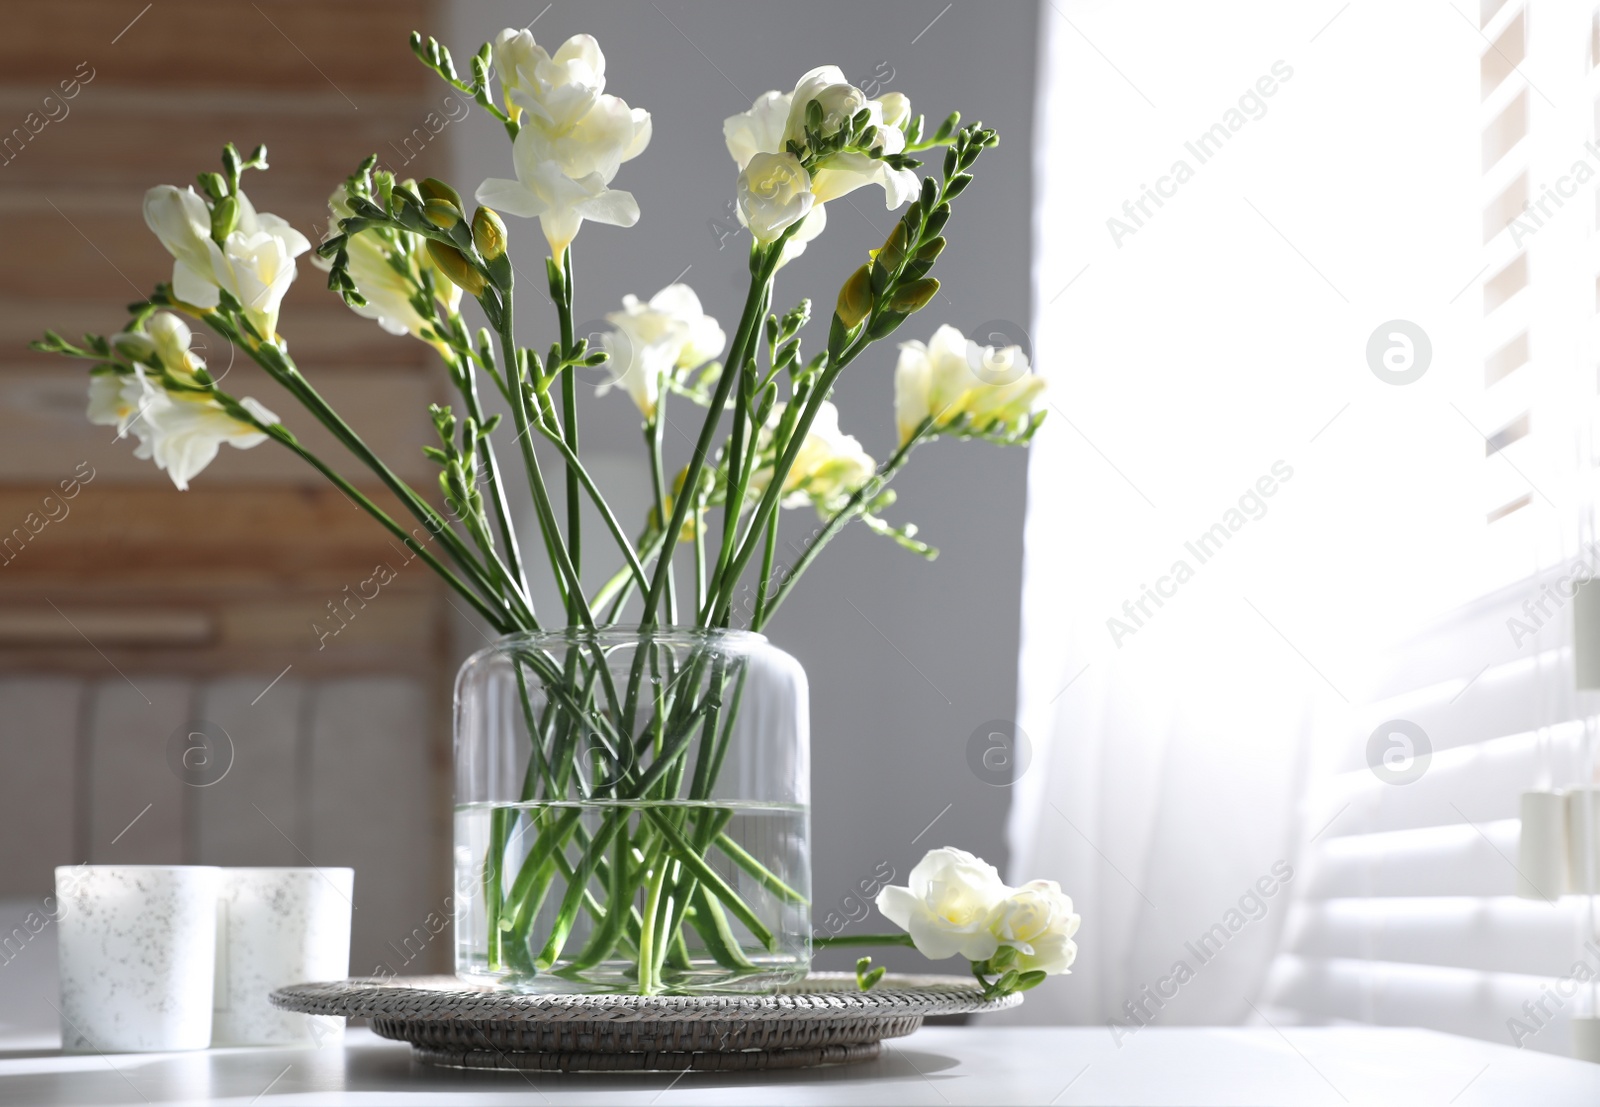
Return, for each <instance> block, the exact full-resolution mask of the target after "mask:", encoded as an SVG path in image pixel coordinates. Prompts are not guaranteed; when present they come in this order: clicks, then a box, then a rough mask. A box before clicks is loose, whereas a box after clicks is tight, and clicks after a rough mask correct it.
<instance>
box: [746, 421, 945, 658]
mask: <svg viewBox="0 0 1600 1107" xmlns="http://www.w3.org/2000/svg"><path fill="white" fill-rule="evenodd" d="M932 425H933V420H931V419H924V420H923V422H922V425H921V426H919V427H918V428H917V431H916V433H915V434H913V435H912V436H911V437H910V438H909V439H907V440H906V442H905V444H904V445H902V446H901V447H900V448H899V449H898V450H896V451H895V452H894V456H893V457H891V458H889V460H888V461H887V462H885V463H884V465H883V467H882V468H881V469H879V470H878V472H877V475H876V476H875V477H874V478H873V479H872V480H869V481H868V482H867V483H866V484H863V485H862V486H861V487H860V488H858V489H856V490H855V492H854V493H852V494H851V496H850V498H849V499H848V500H846V501H845V503H844V506H843V507H841V508H840V509H839V510H838V511H836V512H834V513H833V515H832V516H831V517H829V519H828V521H827V522H826V523H825V524H823V527H822V530H820V531H818V532H817V536H816V537H815V538H813V539H812V540H811V543H810V545H808V546H807V547H806V548H805V550H804V551H803V552H802V553H801V554H800V557H799V558H798V559H797V560H796V561H795V563H794V566H793V568H791V569H790V570H789V575H788V576H786V577H785V578H784V581H783V583H782V584H780V585H779V586H778V591H777V593H776V594H775V595H774V596H773V597H772V600H771V602H770V603H764V602H763V601H764V600H765V599H766V593H767V584H768V582H769V581H770V580H771V577H772V546H773V542H772V538H773V536H771V535H769V536H768V540H767V554H766V557H765V560H764V562H763V565H762V573H761V581H762V588H761V595H760V597H758V598H757V600H756V604H757V607H756V617H755V619H754V620H753V621H752V622H751V626H750V629H751V630H754V631H757V632H760V631H761V629H762V628H763V627H765V626H766V625H767V621H768V620H769V619H771V618H772V616H773V614H774V613H775V612H776V611H777V610H778V608H779V607H780V606H781V605H782V603H783V601H784V600H785V599H787V598H788V596H789V593H790V592H791V591H793V590H794V586H795V582H796V581H798V580H799V579H800V576H801V574H802V573H804V572H805V571H806V570H807V569H808V568H810V566H811V563H812V562H813V561H815V560H816V558H817V555H818V554H819V553H821V552H822V548H823V547H824V546H826V545H827V544H828V543H829V542H830V541H832V540H833V537H834V536H835V535H836V534H838V533H839V532H840V531H841V530H843V529H844V526H845V524H846V523H848V522H849V521H850V520H851V519H853V518H855V517H856V515H858V514H859V513H860V512H861V510H862V508H863V506H864V505H865V504H866V502H867V501H868V500H869V499H871V498H872V497H875V496H877V495H878V494H879V493H880V492H882V491H883V489H884V487H885V486H887V485H888V483H889V482H890V481H892V480H893V479H894V478H895V474H897V473H899V472H900V470H901V469H902V468H904V467H905V464H906V462H907V461H908V460H909V459H910V457H911V451H912V450H913V449H914V448H916V446H917V444H918V443H920V442H921V441H922V440H923V439H924V438H925V437H926V435H927V434H928V432H929V431H930V430H931V429H932ZM776 520H777V516H773V521H774V524H776Z"/></svg>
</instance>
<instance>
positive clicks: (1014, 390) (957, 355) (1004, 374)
mask: <svg viewBox="0 0 1600 1107" xmlns="http://www.w3.org/2000/svg"><path fill="white" fill-rule="evenodd" d="M1044 387H1045V382H1044V379H1043V378H1042V377H1040V376H1039V375H1038V374H1036V373H1034V372H1032V370H1031V369H1030V367H1029V365H1028V358H1027V355H1026V354H1024V353H1023V352H1022V349H1021V348H1020V347H1017V346H1006V347H998V348H997V347H993V346H980V345H978V344H977V343H976V342H973V341H971V340H969V339H967V338H966V337H965V336H963V335H962V333H961V332H960V331H958V330H956V328H954V327H951V326H948V325H947V326H942V327H940V328H939V329H938V330H936V331H934V332H933V337H932V338H930V339H929V340H928V342H927V343H926V344H924V343H922V342H903V343H901V344H900V360H899V362H898V363H897V364H896V366H895V374H894V394H895V423H896V425H897V426H898V428H899V431H900V441H901V443H902V444H904V443H905V442H906V441H908V440H909V439H910V438H911V436H912V435H913V434H915V433H916V431H917V428H918V427H920V426H921V425H922V422H923V420H925V419H931V420H932V424H933V428H934V430H935V431H937V430H939V429H941V428H944V427H948V426H949V425H950V424H951V423H953V422H955V421H956V420H957V419H960V418H961V417H963V416H966V417H968V418H969V419H970V420H971V424H972V426H973V427H974V428H975V429H978V430H985V431H989V430H992V431H994V432H995V433H999V434H1001V435H1002V436H1004V435H1015V434H1020V433H1021V432H1022V431H1024V430H1025V429H1026V428H1027V425H1028V423H1029V421H1030V418H1031V416H1032V414H1033V412H1034V411H1035V410H1037V408H1038V403H1039V399H1040V397H1041V396H1042V395H1043V393H1044Z"/></svg>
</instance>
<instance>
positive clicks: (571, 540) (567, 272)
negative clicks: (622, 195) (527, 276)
mask: <svg viewBox="0 0 1600 1107" xmlns="http://www.w3.org/2000/svg"><path fill="white" fill-rule="evenodd" d="M559 264H560V266H561V271H562V281H561V285H560V287H559V288H554V287H553V288H552V289H551V291H552V292H555V293H556V296H555V301H556V315H557V317H558V319H559V320H560V325H561V356H562V358H563V359H566V358H570V357H571V356H572V353H573V334H572V329H573V327H572V248H571V247H570V246H569V247H568V248H567V249H565V250H563V251H562V252H561V258H560V260H559ZM551 283H552V285H554V283H555V282H551ZM574 373H575V371H574V369H573V368H572V366H570V365H569V366H568V367H567V368H566V369H564V370H563V371H562V373H561V422H562V430H563V431H564V432H565V435H566V444H567V451H568V454H569V458H568V462H567V548H568V550H569V552H570V554H571V557H572V579H573V585H572V595H573V603H574V604H578V603H582V602H583V586H582V585H581V584H579V583H578V581H579V577H580V575H581V573H582V569H583V557H582V549H583V542H582V534H581V532H580V530H579V527H580V526H581V523H582V520H583V501H582V499H581V497H580V496H579V495H578V473H577V471H576V470H575V469H574V467H573V466H574V463H575V462H576V461H577V458H578V392H577V381H576V379H575V376H574ZM618 538H619V540H620V539H621V535H620V532H619V534H618ZM572 614H576V608H574V611H573V612H572ZM568 621H569V623H570V622H576V621H577V620H576V619H575V618H574V619H569V620H568ZM590 622H591V623H592V622H593V620H592V619H591V620H590Z"/></svg>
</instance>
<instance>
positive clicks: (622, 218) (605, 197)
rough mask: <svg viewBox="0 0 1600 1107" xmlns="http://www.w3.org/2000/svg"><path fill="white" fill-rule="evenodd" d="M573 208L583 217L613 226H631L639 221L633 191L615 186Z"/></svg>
mask: <svg viewBox="0 0 1600 1107" xmlns="http://www.w3.org/2000/svg"><path fill="white" fill-rule="evenodd" d="M574 210H576V211H577V212H578V214H579V215H581V216H583V217H584V218H585V219H593V220H594V221H595V222H596V223H606V224H609V225H610V226H613V227H631V226H633V225H634V224H635V223H637V222H638V221H639V202H638V201H637V200H635V199H634V198H633V193H631V192H624V191H622V190H621V189H616V188H608V189H606V190H605V191H604V192H602V193H600V195H598V196H595V197H593V198H592V199H589V200H584V201H582V202H581V203H579V204H577V205H576V207H575V209H574Z"/></svg>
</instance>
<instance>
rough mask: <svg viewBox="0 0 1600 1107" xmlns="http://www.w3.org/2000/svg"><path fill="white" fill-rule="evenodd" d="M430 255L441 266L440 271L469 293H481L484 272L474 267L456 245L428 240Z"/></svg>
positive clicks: (483, 283) (474, 294)
mask: <svg viewBox="0 0 1600 1107" xmlns="http://www.w3.org/2000/svg"><path fill="white" fill-rule="evenodd" d="M428 256H429V257H430V258H432V259H433V263H434V264H435V265H437V266H438V267H439V272H441V273H443V274H444V275H445V276H446V277H448V278H449V279H450V282H451V283H452V284H454V285H457V286H459V287H460V288H462V289H464V290H465V291H466V292H467V293H468V294H469V295H472V296H478V295H481V294H482V292H483V289H484V285H485V284H486V283H487V282H485V281H484V279H483V274H482V273H480V272H478V271H477V270H476V269H474V268H473V267H472V265H471V263H470V262H468V261H467V259H466V258H465V257H463V256H462V254H461V251H460V250H457V249H456V248H455V247H454V246H450V245H447V244H446V243H443V242H439V241H436V240H434V239H431V238H430V239H429V240H428Z"/></svg>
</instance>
